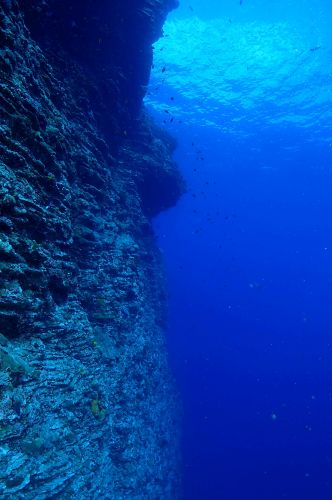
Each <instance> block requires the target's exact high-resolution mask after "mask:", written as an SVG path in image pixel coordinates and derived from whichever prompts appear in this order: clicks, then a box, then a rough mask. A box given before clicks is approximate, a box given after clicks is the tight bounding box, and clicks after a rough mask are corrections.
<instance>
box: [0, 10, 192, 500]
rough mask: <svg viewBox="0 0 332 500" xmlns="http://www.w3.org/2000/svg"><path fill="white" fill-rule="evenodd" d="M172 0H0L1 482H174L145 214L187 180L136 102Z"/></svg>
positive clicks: (155, 257) (74, 488)
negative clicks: (180, 175)
mask: <svg viewBox="0 0 332 500" xmlns="http://www.w3.org/2000/svg"><path fill="white" fill-rule="evenodd" d="M96 3H97V4H98V8H97V7H96V6H95V4H96ZM170 6H172V5H171V2H167V1H161V0H160V1H158V0H155V1H152V0H150V1H148V0H142V1H138V0H136V1H132V2H129V0H128V1H124V0H122V1H121V2H120V1H119V2H118V1H114V0H113V1H112V2H111V1H107V2H106V0H105V1H104V2H94V1H92V0H91V1H87V0H85V1H80V2H73V1H68V2H61V1H55V0H43V1H42V0H39V1H37V0H29V1H28V0H22V1H19V2H17V1H15V0H3V1H2V3H1V7H0V113H1V121H0V496H1V498H6V499H7V498H8V499H9V498H10V499H21V498H22V499H23V498H24V499H27V500H30V499H37V500H38V499H46V498H66V499H70V498H80V499H93V498H109V499H117V498H147V499H157V498H163V499H175V498H177V497H178V496H179V494H180V493H179V483H180V481H179V469H178V467H179V463H178V432H179V428H178V427H179V422H178V420H179V419H178V404H177V397H176V395H175V394H174V388H173V386H172V382H171V380H170V377H169V373H168V367H167V360H166V353H165V345H164V339H163V327H164V322H165V303H164V301H165V293H164V287H163V277H162V272H161V263H160V257H159V254H158V251H157V249H156V247H155V242H154V237H153V233H152V230H151V222H150V217H151V215H154V214H156V213H157V212H158V211H160V210H162V209H163V208H166V207H168V206H170V205H171V204H173V203H175V202H176V200H177V198H178V197H179V195H180V194H181V192H182V191H183V186H182V181H181V179H180V177H179V175H178V173H177V171H176V167H175V166H174V164H173V162H172V159H171V153H172V149H173V147H174V145H173V144H172V141H171V139H170V138H168V137H166V136H163V134H162V133H161V132H160V131H158V130H156V129H155V127H154V126H153V125H152V124H151V123H149V120H148V118H147V117H146V116H145V115H144V113H142V112H141V111H140V105H141V97H142V94H143V91H142V85H145V83H146V80H147V77H148V68H149V64H150V59H149V58H150V56H151V41H152V40H153V39H154V38H156V37H157V36H158V34H159V33H160V28H161V25H162V22H163V20H164V18H165V15H166V12H167V10H168V8H169V7H170ZM121 19H123V22H122V21H121ZM129 28H131V32H130V36H129V32H128V29H129ZM135 37H136V38H135Z"/></svg>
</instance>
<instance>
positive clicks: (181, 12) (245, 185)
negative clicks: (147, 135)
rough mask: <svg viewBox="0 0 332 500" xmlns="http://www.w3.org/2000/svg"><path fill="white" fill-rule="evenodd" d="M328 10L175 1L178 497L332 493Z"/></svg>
mask: <svg viewBox="0 0 332 500" xmlns="http://www.w3.org/2000/svg"><path fill="white" fill-rule="evenodd" d="M331 23H332V9H331V5H330V2H328V1H326V0H316V1H315V2H312V1H306V0H293V1H291V0H288V1H287V0H273V1H263V0H243V1H242V2H240V1H239V0H192V1H191V2H187V1H184V0H183V1H182V2H181V5H180V7H179V9H178V10H177V11H175V12H174V13H173V14H172V15H171V16H170V17H169V19H168V21H167V23H166V25H165V27H164V37H163V38H162V39H161V40H160V41H159V42H158V43H156V44H155V47H154V54H155V56H154V68H153V72H152V76H151V81H150V87H149V91H148V95H147V97H146V103H147V105H148V107H149V109H150V110H151V112H152V114H153V115H154V117H155V119H156V121H157V122H158V123H159V124H160V125H161V126H162V127H164V128H166V129H167V130H168V131H170V132H171V133H172V134H173V136H175V137H176V138H177V141H178V148H177V152H176V159H177V161H178V164H179V166H180V169H181V170H182V172H183V174H184V176H185V178H186V182H187V193H186V194H185V196H184V197H183V198H182V200H181V201H180V203H179V204H178V205H177V207H176V208H174V209H171V210H169V211H168V212H166V213H163V214H162V215H160V216H159V217H158V218H157V219H156V220H155V228H156V231H157V234H158V240H159V246H160V248H161V249H162V251H163V254H164V260H165V263H166V266H167V273H168V286H169V293H170V297H169V300H170V305H169V331H168V343H169V351H170V357H171V362H172V366H173V371H174V373H175V376H176V379H177V381H178V386H179V388H180V391H181V394H182V400H183V406H184V425H183V457H184V458H183V469H184V470H183V472H184V485H185V499H186V500H196V499H208V500H209V499H211V500H212V499H221V500H281V499H290V500H313V499H317V500H330V499H331V498H332V426H331V422H332V370H331V366H332V316H331V287H332V196H331V191H332V87H331V83H332V35H331V30H330V27H331Z"/></svg>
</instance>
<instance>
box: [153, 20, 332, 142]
mask: <svg viewBox="0 0 332 500" xmlns="http://www.w3.org/2000/svg"><path fill="white" fill-rule="evenodd" d="M164 33H165V36H164V38H162V39H161V40H160V41H159V42H158V43H156V44H155V58H154V69H153V72H152V78H151V84H150V91H149V94H148V96H147V102H148V104H150V105H152V106H153V107H154V108H155V109H156V110H160V111H163V109H164V108H165V102H167V101H166V99H168V100H169V96H170V95H172V94H175V95H176V96H177V99H176V108H175V107H174V106H172V114H173V115H175V116H177V118H179V119H182V120H186V122H187V123H200V124H203V123H204V124H205V125H208V126H211V127H214V128H217V129H220V130H222V131H224V132H225V131H227V133H236V134H239V133H241V132H242V133H243V134H247V133H248V129H247V125H248V123H251V124H252V125H254V126H258V127H259V126H264V127H266V126H267V127H269V126H271V127H272V126H276V125H278V126H285V125H286V126H287V125H290V126H293V127H294V126H296V127H300V128H302V129H303V130H307V131H309V132H310V133H312V134H315V135H316V134H317V135H319V137H320V139H321V140H324V141H329V140H330V135H331V134H330V130H331V125H332V115H331V103H332V88H331V82H332V72H331V70H330V68H331V67H332V49H331V48H330V46H329V44H328V43H327V42H326V41H322V43H321V44H320V43H318V44H317V45H313V44H312V43H313V42H312V34H311V33H310V32H309V31H308V30H307V31H306V30H305V29H304V28H303V29H299V28H296V27H295V26H292V25H289V24H287V23H275V24H268V23H261V22H260V23H252V22H250V23H230V22H229V21H228V20H224V19H219V20H213V21H209V22H207V21H202V20H200V19H198V18H190V19H185V20H177V21H169V22H167V23H166V25H165V29H164ZM318 39H319V37H318ZM163 68H165V70H164V71H162V69H163ZM174 104H175V102H174ZM244 129H245V130H244Z"/></svg>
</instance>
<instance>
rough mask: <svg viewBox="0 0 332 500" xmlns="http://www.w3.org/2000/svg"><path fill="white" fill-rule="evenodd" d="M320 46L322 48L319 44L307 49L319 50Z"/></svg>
mask: <svg viewBox="0 0 332 500" xmlns="http://www.w3.org/2000/svg"><path fill="white" fill-rule="evenodd" d="M321 48H322V47H321V45H317V46H316V47H311V49H309V50H310V52H316V50H319V49H321Z"/></svg>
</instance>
